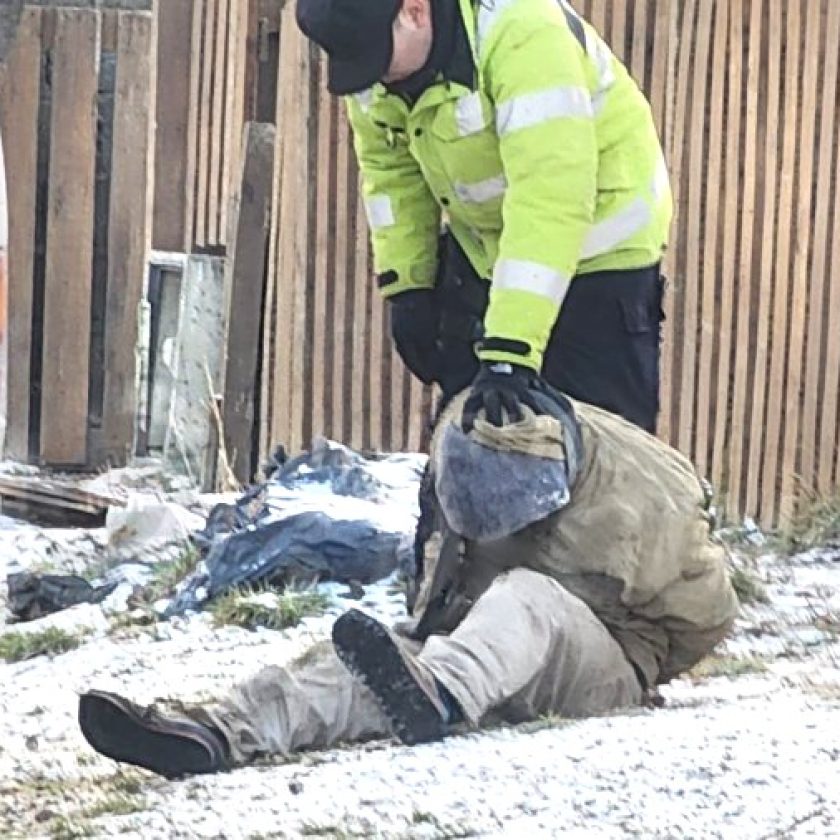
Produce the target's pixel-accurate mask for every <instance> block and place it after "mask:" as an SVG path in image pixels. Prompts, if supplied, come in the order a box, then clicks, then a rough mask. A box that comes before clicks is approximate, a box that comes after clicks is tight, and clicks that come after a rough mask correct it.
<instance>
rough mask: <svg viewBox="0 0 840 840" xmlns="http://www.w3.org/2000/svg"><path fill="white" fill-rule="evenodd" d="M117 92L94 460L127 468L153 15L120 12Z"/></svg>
mask: <svg viewBox="0 0 840 840" xmlns="http://www.w3.org/2000/svg"><path fill="white" fill-rule="evenodd" d="M117 20H118V26H117V45H116V46H117V49H116V52H117V76H116V86H115V92H114V100H115V105H114V127H113V153H112V161H113V168H112V170H111V196H110V204H109V207H110V218H109V221H108V286H107V293H106V305H105V354H104V357H105V359H106V364H105V380H104V400H103V405H104V414H103V417H102V430H101V435H100V437H99V445H100V446H101V450H100V451H99V452H98V453H95V454H94V459H95V460H96V461H97V462H99V463H101V462H103V461H104V460H106V459H112V460H114V461H116V462H119V463H123V462H124V461H125V460H126V457H127V456H128V455H130V454H131V452H130V451H129V447H130V444H131V443H132V441H133V438H134V425H135V413H136V410H137V393H136V388H135V376H136V373H137V371H136V366H137V365H136V356H135V347H136V344H137V315H138V306H139V304H140V300H141V298H142V296H143V284H144V276H145V271H146V264H147V261H148V251H149V242H150V232H151V203H150V201H149V198H150V196H149V182H150V179H151V178H152V168H151V167H152V145H151V144H152V142H153V141H152V133H151V131H152V114H153V108H154V96H153V92H152V91H153V88H152V84H153V83H154V72H153V68H152V48H153V41H152V34H153V33H152V23H153V21H152V16H151V14H146V13H136V12H120V13H119V15H118V19H117Z"/></svg>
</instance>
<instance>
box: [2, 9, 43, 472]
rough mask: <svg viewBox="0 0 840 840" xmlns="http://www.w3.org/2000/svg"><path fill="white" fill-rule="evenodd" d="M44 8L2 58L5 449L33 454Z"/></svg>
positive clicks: (23, 25) (24, 24) (26, 19)
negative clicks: (6, 244) (5, 239)
mask: <svg viewBox="0 0 840 840" xmlns="http://www.w3.org/2000/svg"><path fill="white" fill-rule="evenodd" d="M40 80H41V12H40V11H38V10H35V9H25V10H24V11H23V14H22V16H21V19H20V24H19V26H18V30H17V35H16V37H15V43H14V46H13V47H12V49H11V50H10V52H9V53H8V54H7V56H6V60H5V62H0V132H2V138H3V154H4V157H5V162H6V198H7V201H8V206H9V208H11V212H10V213H9V252H8V310H7V313H8V332H7V344H6V347H7V354H8V356H7V359H8V361H7V377H8V379H7V391H6V399H7V407H6V444H5V454H6V455H7V456H9V457H11V458H17V459H19V460H21V461H26V460H28V459H29V424H30V416H29V396H30V388H31V387H32V383H31V381H30V357H31V353H32V286H33V272H34V265H33V256H34V255H33V246H34V243H35V199H36V196H35V185H36V182H37V180H38V175H37V170H38V99H39V85H40Z"/></svg>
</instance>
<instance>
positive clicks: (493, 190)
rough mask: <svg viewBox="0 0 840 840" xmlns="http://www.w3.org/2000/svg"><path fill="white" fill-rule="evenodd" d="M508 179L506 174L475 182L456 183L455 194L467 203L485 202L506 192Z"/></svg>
mask: <svg viewBox="0 0 840 840" xmlns="http://www.w3.org/2000/svg"><path fill="white" fill-rule="evenodd" d="M506 189H507V179H506V178H505V176H504V175H497V176H496V177H495V178H488V179H487V180H486V181H477V182H476V183H473V184H462V183H456V184H455V195H456V196H458V198H459V199H460V200H461V201H463V202H465V203H466V204H483V203H484V202H485V201H492V200H493V199H494V198H499V196H502V195H504V194H505V190H506Z"/></svg>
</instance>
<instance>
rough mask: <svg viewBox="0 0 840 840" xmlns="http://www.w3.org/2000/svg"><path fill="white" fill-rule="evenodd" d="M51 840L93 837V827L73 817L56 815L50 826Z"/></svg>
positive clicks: (73, 839)
mask: <svg viewBox="0 0 840 840" xmlns="http://www.w3.org/2000/svg"><path fill="white" fill-rule="evenodd" d="M48 830H49V836H50V838H51V840H77V838H80V837H93V829H92V828H91V827H90V826H89V825H85V824H84V823H80V822H76V820H75V819H73V818H71V817H56V818H55V819H54V820H53V821H52V822H51V823H50V826H49V829H48Z"/></svg>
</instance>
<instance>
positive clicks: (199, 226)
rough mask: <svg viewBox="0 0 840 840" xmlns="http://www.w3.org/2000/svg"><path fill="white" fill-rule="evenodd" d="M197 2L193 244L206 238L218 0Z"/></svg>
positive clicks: (202, 245)
mask: <svg viewBox="0 0 840 840" xmlns="http://www.w3.org/2000/svg"><path fill="white" fill-rule="evenodd" d="M196 2H197V3H198V4H200V6H201V13H200V14H199V21H200V24H199V25H200V27H201V28H200V36H199V41H198V44H199V48H198V50H197V53H196V56H195V60H196V61H197V62H198V63H199V79H200V81H199V85H198V102H197V105H196V114H197V124H196V131H197V136H198V150H197V155H196V198H195V222H194V227H195V244H196V245H198V246H200V247H204V246H206V245H207V243H208V241H209V218H208V201H209V188H210V183H209V178H210V176H209V168H210V138H211V136H212V133H211V121H212V117H211V111H212V102H213V73H212V55H213V45H214V40H213V34H214V32H215V27H216V6H217V3H218V0H196Z"/></svg>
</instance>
